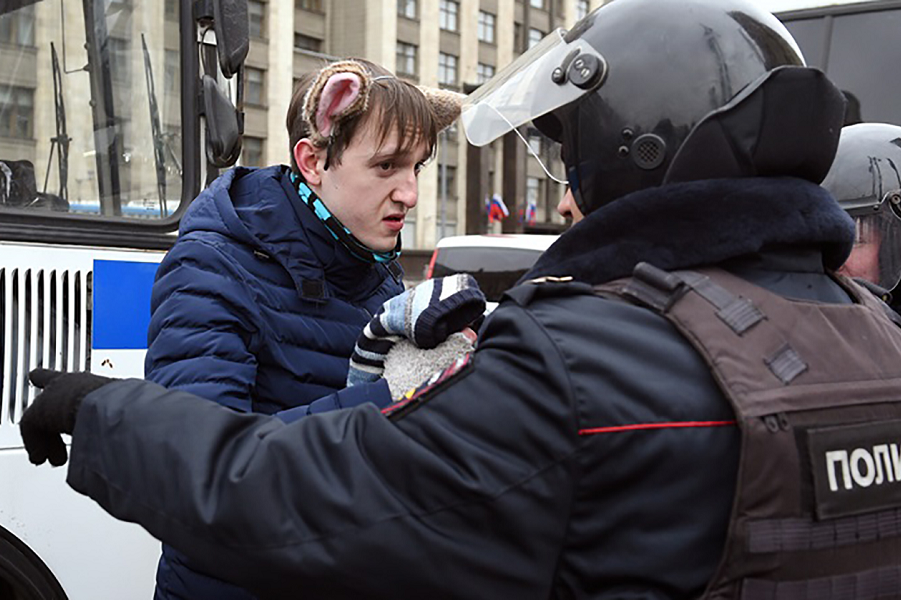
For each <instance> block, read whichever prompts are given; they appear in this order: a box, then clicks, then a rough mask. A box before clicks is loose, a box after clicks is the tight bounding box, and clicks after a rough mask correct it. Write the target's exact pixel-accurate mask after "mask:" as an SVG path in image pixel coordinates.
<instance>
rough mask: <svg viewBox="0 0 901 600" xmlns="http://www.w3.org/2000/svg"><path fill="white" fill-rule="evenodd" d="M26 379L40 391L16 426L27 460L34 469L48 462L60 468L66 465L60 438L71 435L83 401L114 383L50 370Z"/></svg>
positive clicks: (108, 379)
mask: <svg viewBox="0 0 901 600" xmlns="http://www.w3.org/2000/svg"><path fill="white" fill-rule="evenodd" d="M28 379H30V380H31V383H32V385H34V386H35V387H37V388H41V389H43V390H44V391H43V392H42V393H40V394H38V396H37V397H36V398H35V399H34V402H32V403H31V406H29V407H28V409H27V410H26V411H25V414H24V415H22V420H21V421H20V422H19V431H20V432H21V433H22V441H23V442H24V443H25V451H26V452H28V460H30V461H31V462H32V463H34V464H36V465H40V464H43V463H44V461H50V464H51V465H53V466H54V467H59V466H62V465H64V464H66V460H67V454H66V445H65V444H64V443H63V438H62V436H61V434H63V433H68V434H71V433H72V431H73V430H74V429H75V417H76V415H77V414H78V407H79V406H81V401H82V400H83V399H84V397H85V396H87V395H88V394H90V393H91V392H93V391H94V390H96V389H97V388H99V387H102V386H104V385H106V384H107V383H109V382H111V381H114V380H113V379H110V378H109V377H101V376H100V375H92V374H91V373H64V372H61V371H51V370H50V369H35V370H34V371H32V372H31V373H29V374H28Z"/></svg>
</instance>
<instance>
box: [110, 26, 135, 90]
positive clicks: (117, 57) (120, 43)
mask: <svg viewBox="0 0 901 600" xmlns="http://www.w3.org/2000/svg"><path fill="white" fill-rule="evenodd" d="M107 43H108V44H109V67H110V76H111V77H112V79H113V81H114V82H116V83H121V84H123V85H131V41H130V40H127V39H125V38H118V37H112V36H110V37H109V40H108V42H107Z"/></svg>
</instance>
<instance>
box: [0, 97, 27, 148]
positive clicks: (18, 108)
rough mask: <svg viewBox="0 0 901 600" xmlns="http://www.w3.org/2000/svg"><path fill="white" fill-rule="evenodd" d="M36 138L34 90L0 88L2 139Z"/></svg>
mask: <svg viewBox="0 0 901 600" xmlns="http://www.w3.org/2000/svg"><path fill="white" fill-rule="evenodd" d="M4 137H7V138H18V139H21V140H30V139H33V138H34V90H33V89H31V88H23V87H16V86H10V87H2V88H0V138H4Z"/></svg>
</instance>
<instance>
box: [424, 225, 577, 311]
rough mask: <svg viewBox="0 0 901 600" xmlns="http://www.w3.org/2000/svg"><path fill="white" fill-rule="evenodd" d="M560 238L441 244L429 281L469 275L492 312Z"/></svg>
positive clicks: (503, 237)
mask: <svg viewBox="0 0 901 600" xmlns="http://www.w3.org/2000/svg"><path fill="white" fill-rule="evenodd" d="M558 237H559V236H558V235H537V234H524V233H520V234H486V235H458V236H452V237H446V238H442V239H441V240H439V241H438V244H437V246H436V247H435V251H434V252H433V253H432V259H431V261H430V262H429V266H428V267H427V271H426V278H431V277H444V276H446V275H453V274H455V273H469V274H471V275H472V276H473V277H475V279H476V281H477V282H478V283H479V287H480V288H482V292H484V294H485V298H486V299H487V300H488V310H487V311H486V312H491V311H492V310H494V307H495V306H497V303H498V301H500V299H501V296H502V295H503V293H504V292H505V291H507V290H508V289H510V288H511V287H513V285H514V284H516V282H517V281H518V280H519V278H520V277H522V276H523V275H524V274H525V273H526V272H527V271H528V270H529V269H531V268H532V265H534V264H535V261H537V260H538V257H539V256H541V254H542V253H543V252H544V251H545V250H547V248H548V247H549V246H550V245H551V244H553V243H554V242H555V241H556V240H557V238H558Z"/></svg>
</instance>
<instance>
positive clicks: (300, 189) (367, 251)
mask: <svg viewBox="0 0 901 600" xmlns="http://www.w3.org/2000/svg"><path fill="white" fill-rule="evenodd" d="M291 182H292V183H293V184H294V185H295V186H297V195H298V196H300V199H301V200H303V203H304V204H306V205H307V206H308V207H310V210H312V211H313V214H314V215H316V217H317V218H319V220H320V221H322V224H323V225H325V228H326V229H327V230H328V231H329V233H331V234H332V237H333V238H335V239H336V240H338V241H339V242H340V243H341V244H342V245H343V246H344V247H345V248H347V250H348V251H349V252H350V253H351V254H352V255H353V256H354V257H355V258H358V259H360V260H362V261H365V262H369V263H390V262H391V261H393V260H396V259H397V258H398V257H399V256H400V250H401V240H400V234H398V235H397V244H396V245H395V246H394V249H393V250H389V251H388V252H376V251H375V250H373V249H372V248H370V247H368V246H366V245H364V244H363V243H362V242H361V241H360V240H358V239H357V238H356V237H354V235H353V234H352V233H351V232H350V229H348V228H347V227H345V226H344V225H343V224H342V223H341V221H339V220H338V218H337V217H336V216H335V215H333V214H332V213H331V211H329V209H328V208H327V207H326V206H325V204H324V203H323V202H322V200H320V199H319V196H317V195H316V194H315V193H314V192H313V190H311V189H310V187H309V186H308V185H307V184H306V182H305V181H304V180H303V179H301V178H300V177H298V176H297V174H295V173H291Z"/></svg>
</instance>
